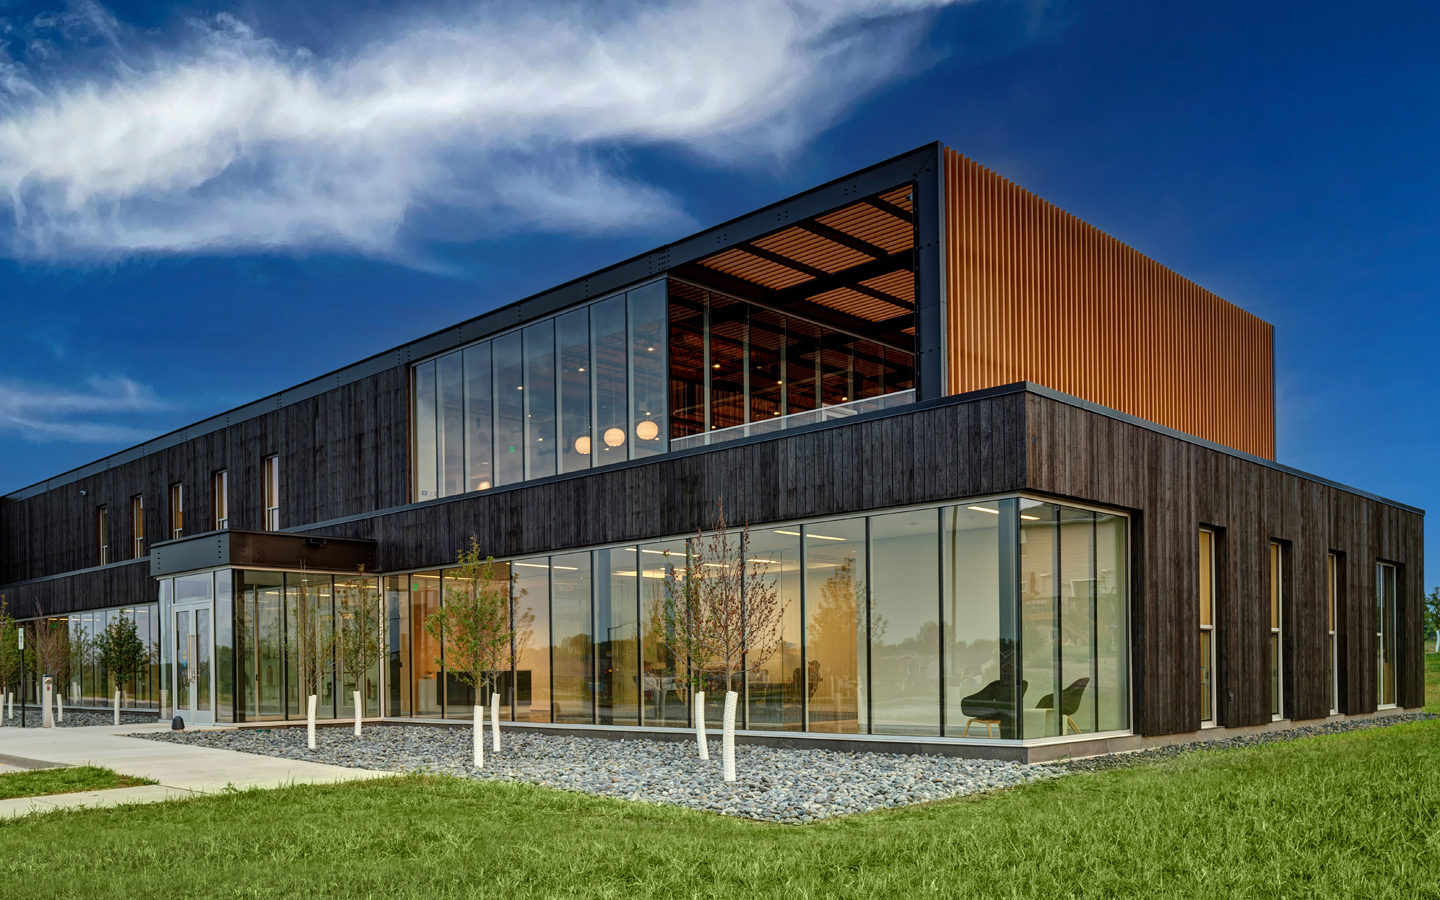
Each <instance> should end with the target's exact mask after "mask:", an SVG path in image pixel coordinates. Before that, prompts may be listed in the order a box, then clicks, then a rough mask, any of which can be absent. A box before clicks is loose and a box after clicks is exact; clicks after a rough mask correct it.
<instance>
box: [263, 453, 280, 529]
mask: <svg viewBox="0 0 1440 900" xmlns="http://www.w3.org/2000/svg"><path fill="white" fill-rule="evenodd" d="M264 469H265V530H266V531H279V530H280V457H278V456H267V457H265V465H264Z"/></svg>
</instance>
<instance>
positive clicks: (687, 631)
mask: <svg viewBox="0 0 1440 900" xmlns="http://www.w3.org/2000/svg"><path fill="white" fill-rule="evenodd" d="M665 557H666V561H667V565H666V566H665V597H664V600H663V602H662V603H661V606H660V622H659V625H660V637H661V639H662V640H663V642H664V644H665V646H666V647H667V648H668V649H669V651H670V655H671V656H672V657H674V659H675V669H676V674H677V676H678V675H679V672H680V668H681V666H684V671H685V676H684V684H685V686H686V688H688V689H689V691H690V695H691V697H692V699H693V706H694V710H695V712H694V716H695V743H696V745H697V747H696V749H697V751H698V752H699V755H700V758H701V759H709V758H710V746H709V744H708V743H707V742H706V739H705V691H704V686H705V685H704V680H703V679H704V677H705V671H706V670H707V669H708V668H709V667H710V661H711V655H710V643H709V641H708V639H707V635H708V634H709V631H710V622H709V619H708V618H707V616H708V607H707V606H706V605H705V604H704V603H702V602H701V600H700V588H701V583H702V577H703V574H702V575H698V576H697V577H693V578H692V577H691V573H692V572H694V573H703V570H702V569H701V568H700V563H699V560H698V559H696V554H695V542H694V541H693V540H687V541H686V542H685V565H684V567H683V568H678V569H677V568H676V567H675V565H674V563H670V562H669V557H670V553H669V551H668V550H667V551H666V553H665ZM677 680H679V679H678V678H677Z"/></svg>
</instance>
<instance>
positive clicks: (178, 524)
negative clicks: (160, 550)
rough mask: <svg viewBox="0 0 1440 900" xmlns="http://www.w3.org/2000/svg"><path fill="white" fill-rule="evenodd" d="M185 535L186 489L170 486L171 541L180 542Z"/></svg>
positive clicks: (177, 485)
mask: <svg viewBox="0 0 1440 900" xmlns="http://www.w3.org/2000/svg"><path fill="white" fill-rule="evenodd" d="M184 534H185V487H184V485H179V484H172V485H170V540H172V541H173V540H178V539H179V538H180V537H181V536H183V535H184Z"/></svg>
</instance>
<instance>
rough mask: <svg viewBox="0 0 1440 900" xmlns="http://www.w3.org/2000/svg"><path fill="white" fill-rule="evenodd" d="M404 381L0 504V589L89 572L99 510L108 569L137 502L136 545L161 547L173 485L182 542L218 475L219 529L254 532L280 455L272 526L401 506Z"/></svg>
mask: <svg viewBox="0 0 1440 900" xmlns="http://www.w3.org/2000/svg"><path fill="white" fill-rule="evenodd" d="M406 378H407V370H406V369H404V368H394V369H390V370H387V371H384V372H381V373H379V374H377V375H374V376H371V377H369V378H366V379H363V380H360V381H356V382H353V383H351V384H347V385H345V386H343V387H339V388H336V389H334V390H331V391H327V392H325V393H322V394H319V395H318V396H315V397H311V398H309V399H305V400H300V401H297V402H295V403H292V404H290V405H288V406H286V407H284V408H282V409H277V410H276V411H274V412H272V413H268V414H266V415H263V416H260V417H257V418H254V419H249V420H246V421H243V422H240V423H238V424H236V425H232V426H229V427H227V428H223V429H221V430H218V431H214V432H211V433H209V434H205V435H201V436H199V437H196V438H194V439H192V440H188V441H185V442H183V443H181V444H178V445H176V446H174V447H170V448H167V449H164V450H159V451H156V452H155V453H152V454H149V455H146V456H143V457H140V458H139V459H136V460H133V461H131V462H127V463H122V464H120V465H117V466H115V467H114V468H112V469H109V470H107V471H105V472H102V473H100V474H96V475H92V476H90V477H87V478H83V479H80V480H78V481H75V482H73V483H70V484H66V485H63V486H60V487H55V488H52V489H51V490H49V491H46V492H44V493H41V494H37V495H35V496H32V497H27V498H25V499H23V500H17V501H14V502H11V503H6V504H4V505H3V506H0V584H7V583H12V582H17V581H26V580H29V579H35V578H43V577H46V576H49V575H55V574H58V573H62V572H70V571H75V570H77V569H87V568H90V567H92V566H94V565H96V563H97V562H98V561H99V557H98V547H97V533H96V527H95V516H96V512H95V511H96V509H97V508H99V507H100V506H101V505H102V504H103V505H106V506H108V507H109V510H110V516H109V518H110V559H111V560H112V561H118V560H125V559H129V558H131V556H132V551H131V548H132V547H133V546H134V544H133V540H132V538H133V534H132V533H131V531H132V529H131V526H130V498H131V497H133V496H135V495H137V494H138V495H141V496H143V497H144V498H145V537H146V544H147V546H148V545H149V544H153V543H158V542H159V541H162V540H165V539H167V538H168V537H169V534H168V529H169V527H170V526H169V518H170V515H169V487H170V485H172V484H175V483H180V484H183V485H184V486H185V490H184V498H185V499H184V503H185V519H184V526H185V528H184V533H185V534H186V535H192V534H200V533H203V532H206V531H209V530H211V526H212V522H213V511H212V509H211V502H212V501H211V496H210V481H211V475H212V474H213V473H215V472H217V471H219V470H221V469H225V470H226V471H228V472H229V476H230V484H229V499H230V526H231V527H232V528H249V529H260V528H263V527H264V522H263V516H264V499H263V497H262V492H263V477H262V473H261V464H262V462H263V461H264V459H265V457H267V456H270V455H272V454H278V455H279V457H280V490H281V503H280V526H281V527H282V528H285V527H290V526H294V525H301V524H304V523H306V522H317V521H323V520H325V519H333V518H338V517H341V516H350V515H358V514H361V513H365V512H371V511H373V510H376V509H384V508H387V507H392V506H399V505H401V504H404V503H405V502H406V501H407V500H408V498H409V487H408V475H407V469H406V466H407V465H408V451H407V446H406V442H407V435H408V434H409V424H408V420H407V418H406V417H407V411H406V401H405V398H406V388H405V384H406V382H405V379H406ZM82 490H83V491H85V495H84V496H81V494H80V492H81V491H82ZM125 602H130V601H125ZM96 605H105V604H96Z"/></svg>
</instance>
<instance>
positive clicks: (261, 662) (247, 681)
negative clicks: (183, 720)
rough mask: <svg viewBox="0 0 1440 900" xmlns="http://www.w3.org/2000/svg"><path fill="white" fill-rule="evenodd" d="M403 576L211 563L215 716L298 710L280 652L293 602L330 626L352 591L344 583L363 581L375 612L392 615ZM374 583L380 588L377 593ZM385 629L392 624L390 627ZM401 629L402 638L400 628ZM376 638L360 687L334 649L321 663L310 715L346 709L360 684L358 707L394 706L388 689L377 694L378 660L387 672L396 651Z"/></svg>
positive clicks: (247, 718)
mask: <svg viewBox="0 0 1440 900" xmlns="http://www.w3.org/2000/svg"><path fill="white" fill-rule="evenodd" d="M408 580H409V579H402V578H386V579H384V584H383V585H382V584H381V583H380V581H379V580H378V579H374V578H364V579H361V578H357V577H355V576H349V577H347V576H344V575H339V576H336V575H330V574H326V573H319V572H272V571H262V570H258V569H243V570H233V571H232V570H225V569H222V570H218V571H217V572H216V573H215V584H216V601H215V663H216V665H217V667H218V668H217V670H216V694H217V703H218V705H217V708H216V717H217V719H216V721H218V722H228V721H237V722H264V721H278V720H283V719H287V718H289V719H297V718H298V719H303V718H305V714H306V698H305V697H301V696H300V683H299V678H298V676H297V673H296V672H295V671H294V670H293V660H292V658H291V655H290V653H289V652H288V650H289V647H290V643H291V641H293V640H294V638H295V635H296V634H297V629H296V614H297V611H298V610H299V609H300V608H301V606H300V605H301V604H302V603H304V604H306V605H307V606H308V608H309V609H310V610H312V612H313V613H314V614H315V615H316V616H317V618H318V620H319V623H320V628H321V629H322V633H324V630H327V629H330V628H332V627H335V626H336V624H337V621H338V620H337V616H338V615H339V612H340V610H341V609H342V608H343V605H344V604H346V603H348V602H351V601H352V600H353V599H356V598H354V597H352V595H351V591H353V590H359V589H362V586H363V588H364V589H368V590H369V591H370V595H371V597H372V598H373V599H374V600H375V602H377V603H380V604H381V614H382V617H384V616H388V617H391V618H393V616H394V614H395V612H396V607H397V605H398V602H399V599H400V597H401V596H403V595H402V593H401V591H400V588H401V586H402V585H403V584H405V583H406V582H408ZM337 582H338V583H337ZM377 590H383V593H381V594H378V595H377V594H376V593H375V592H376V591H377ZM232 604H233V612H232V611H231V609H232ZM391 634H397V632H396V631H394V630H393V629H392V631H391ZM398 634H403V632H400V633H398ZM404 636H405V637H406V638H407V639H408V635H404ZM382 646H385V647H386V652H385V653H383V654H382V657H383V659H377V660H376V661H375V662H374V663H373V664H372V665H371V666H370V668H369V671H368V672H366V673H365V682H366V683H365V686H364V687H363V688H357V683H356V678H355V673H351V672H347V671H344V666H343V663H342V662H341V660H340V659H339V657H338V654H336V655H335V656H333V657H332V658H331V659H330V660H329V661H328V662H326V663H324V664H323V667H324V674H323V675H322V676H321V680H320V684H319V686H318V689H317V697H318V698H319V700H318V703H317V705H316V716H317V717H318V718H321V719H333V718H336V717H346V718H348V717H350V716H353V715H354V714H355V709H354V698H353V691H355V690H357V689H360V690H361V694H362V696H361V701H362V703H363V704H364V709H363V710H362V715H365V716H376V715H380V714H381V712H382V710H384V711H386V712H389V711H390V710H393V709H396V708H397V706H399V704H396V703H393V702H392V701H393V700H394V699H395V698H394V697H393V696H392V697H388V698H385V703H384V704H382V702H381V700H382V695H381V683H380V677H381V667H382V662H383V664H384V666H385V667H386V671H387V672H388V673H391V677H392V678H393V673H394V672H395V666H396V664H397V663H398V662H399V659H398V652H397V651H394V650H393V648H390V647H388V646H387V645H383V644H382ZM406 649H407V650H408V649H409V648H408V644H407V646H406ZM227 659H229V660H232V661H229V662H227ZM400 674H401V675H408V674H409V670H408V668H407V667H401V669H400ZM391 684H392V686H394V685H406V686H407V687H408V685H409V681H408V679H407V680H405V681H399V680H394V681H392V682H391ZM407 694H408V691H407ZM407 699H408V697H407ZM392 714H393V713H392Z"/></svg>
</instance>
